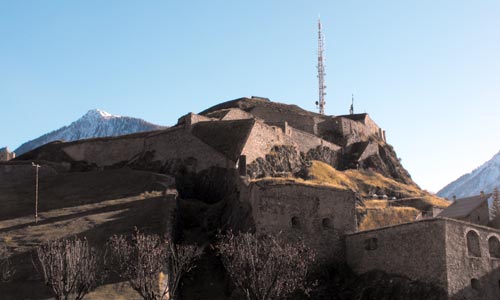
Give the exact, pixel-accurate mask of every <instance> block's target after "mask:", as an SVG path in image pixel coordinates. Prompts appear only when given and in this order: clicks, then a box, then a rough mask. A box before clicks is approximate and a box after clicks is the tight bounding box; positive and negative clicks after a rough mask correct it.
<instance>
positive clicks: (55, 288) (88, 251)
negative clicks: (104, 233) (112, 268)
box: [35, 238, 99, 300]
mask: <svg viewBox="0 0 500 300" xmlns="http://www.w3.org/2000/svg"><path fill="white" fill-rule="evenodd" d="M36 255H37V258H38V264H37V265H35V268H36V269H37V271H39V272H40V273H41V274H42V276H43V278H44V280H45V284H46V285H47V286H49V287H50V288H51V289H52V292H53V293H54V296H55V297H56V299H57V300H59V299H65V300H66V299H70V297H72V299H74V300H81V299H83V297H84V296H85V295H86V294H88V293H89V291H90V290H91V289H92V288H93V287H94V286H95V284H96V283H97V278H98V262H97V258H98V257H99V256H98V255H97V253H96V251H95V249H93V248H91V247H90V246H89V244H88V242H87V240H86V239H83V240H80V239H78V238H75V239H66V240H58V241H52V242H49V243H47V244H46V245H43V246H41V247H39V248H37V250H36Z"/></svg>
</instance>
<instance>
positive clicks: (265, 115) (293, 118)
mask: <svg viewBox="0 0 500 300" xmlns="http://www.w3.org/2000/svg"><path fill="white" fill-rule="evenodd" d="M250 113H251V114H253V115H254V116H255V117H257V118H261V119H264V120H266V122H285V121H287V122H288V124H289V125H290V126H292V127H294V128H297V129H300V130H302V131H305V132H309V133H312V134H314V132H315V127H316V121H315V119H314V117H312V116H306V115H301V114H296V113H290V112H287V111H275V110H271V109H269V108H266V107H260V106H257V107H255V108H254V109H252V110H251V111H250Z"/></svg>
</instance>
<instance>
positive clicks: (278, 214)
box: [241, 181, 357, 261]
mask: <svg viewBox="0 0 500 300" xmlns="http://www.w3.org/2000/svg"><path fill="white" fill-rule="evenodd" d="M241 197H242V199H243V200H242V201H247V202H249V203H250V205H251V207H252V216H253V219H254V223H255V228H256V231H257V233H258V234H264V233H274V234H276V233H279V232H282V233H283V234H287V235H290V236H299V237H302V238H304V239H305V240H306V242H308V243H309V244H310V245H311V246H312V247H314V248H316V250H317V251H318V252H320V253H319V254H320V256H334V257H333V259H335V260H339V261H343V260H344V258H343V253H344V249H343V243H342V242H341V237H342V236H343V235H344V234H346V233H350V232H355V231H356V230H357V225H356V214H355V202H356V195H355V193H354V192H352V191H349V190H339V189H334V188H329V187H321V186H310V185H304V184H296V183H283V182H281V183H277V182H275V181H267V182H266V181H260V182H256V183H251V184H250V185H249V186H248V188H247V189H246V190H244V191H243V192H242V194H241Z"/></svg>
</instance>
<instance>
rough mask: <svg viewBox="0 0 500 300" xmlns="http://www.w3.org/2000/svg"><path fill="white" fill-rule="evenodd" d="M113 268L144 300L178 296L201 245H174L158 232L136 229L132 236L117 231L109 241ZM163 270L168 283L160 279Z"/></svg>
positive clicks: (160, 299)
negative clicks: (145, 232) (148, 233)
mask: <svg viewBox="0 0 500 300" xmlns="http://www.w3.org/2000/svg"><path fill="white" fill-rule="evenodd" d="M108 248H109V251H110V254H111V260H110V262H111V263H112V268H113V269H114V270H115V271H116V272H117V275H118V276H119V277H121V278H123V279H126V280H128V282H129V283H130V285H131V286H132V288H133V289H134V290H135V291H137V292H138V293H139V295H140V296H141V297H142V298H143V299H144V300H162V299H174V298H175V295H176V291H177V288H178V286H179V282H180V280H181V278H182V276H183V275H184V274H186V273H187V272H189V271H191V269H192V268H194V267H195V264H194V262H195V260H196V258H197V257H198V256H200V254H201V251H200V249H199V248H198V247H195V246H191V245H174V244H173V243H172V242H171V241H170V240H168V239H161V238H160V237H159V236H158V235H155V234H151V235H146V234H144V233H141V232H139V231H136V232H135V234H134V235H133V236H132V238H131V240H128V239H127V238H126V237H125V236H123V235H115V236H113V237H111V239H110V240H109V242H108ZM160 274H164V276H165V277H166V278H165V279H166V280H165V281H166V284H162V283H161V282H160V277H161V276H160Z"/></svg>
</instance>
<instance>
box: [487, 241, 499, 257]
mask: <svg viewBox="0 0 500 300" xmlns="http://www.w3.org/2000/svg"><path fill="white" fill-rule="evenodd" d="M488 248H489V250H490V257H494V258H500V241H498V238H497V237H496V236H492V237H490V238H489V239H488Z"/></svg>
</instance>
